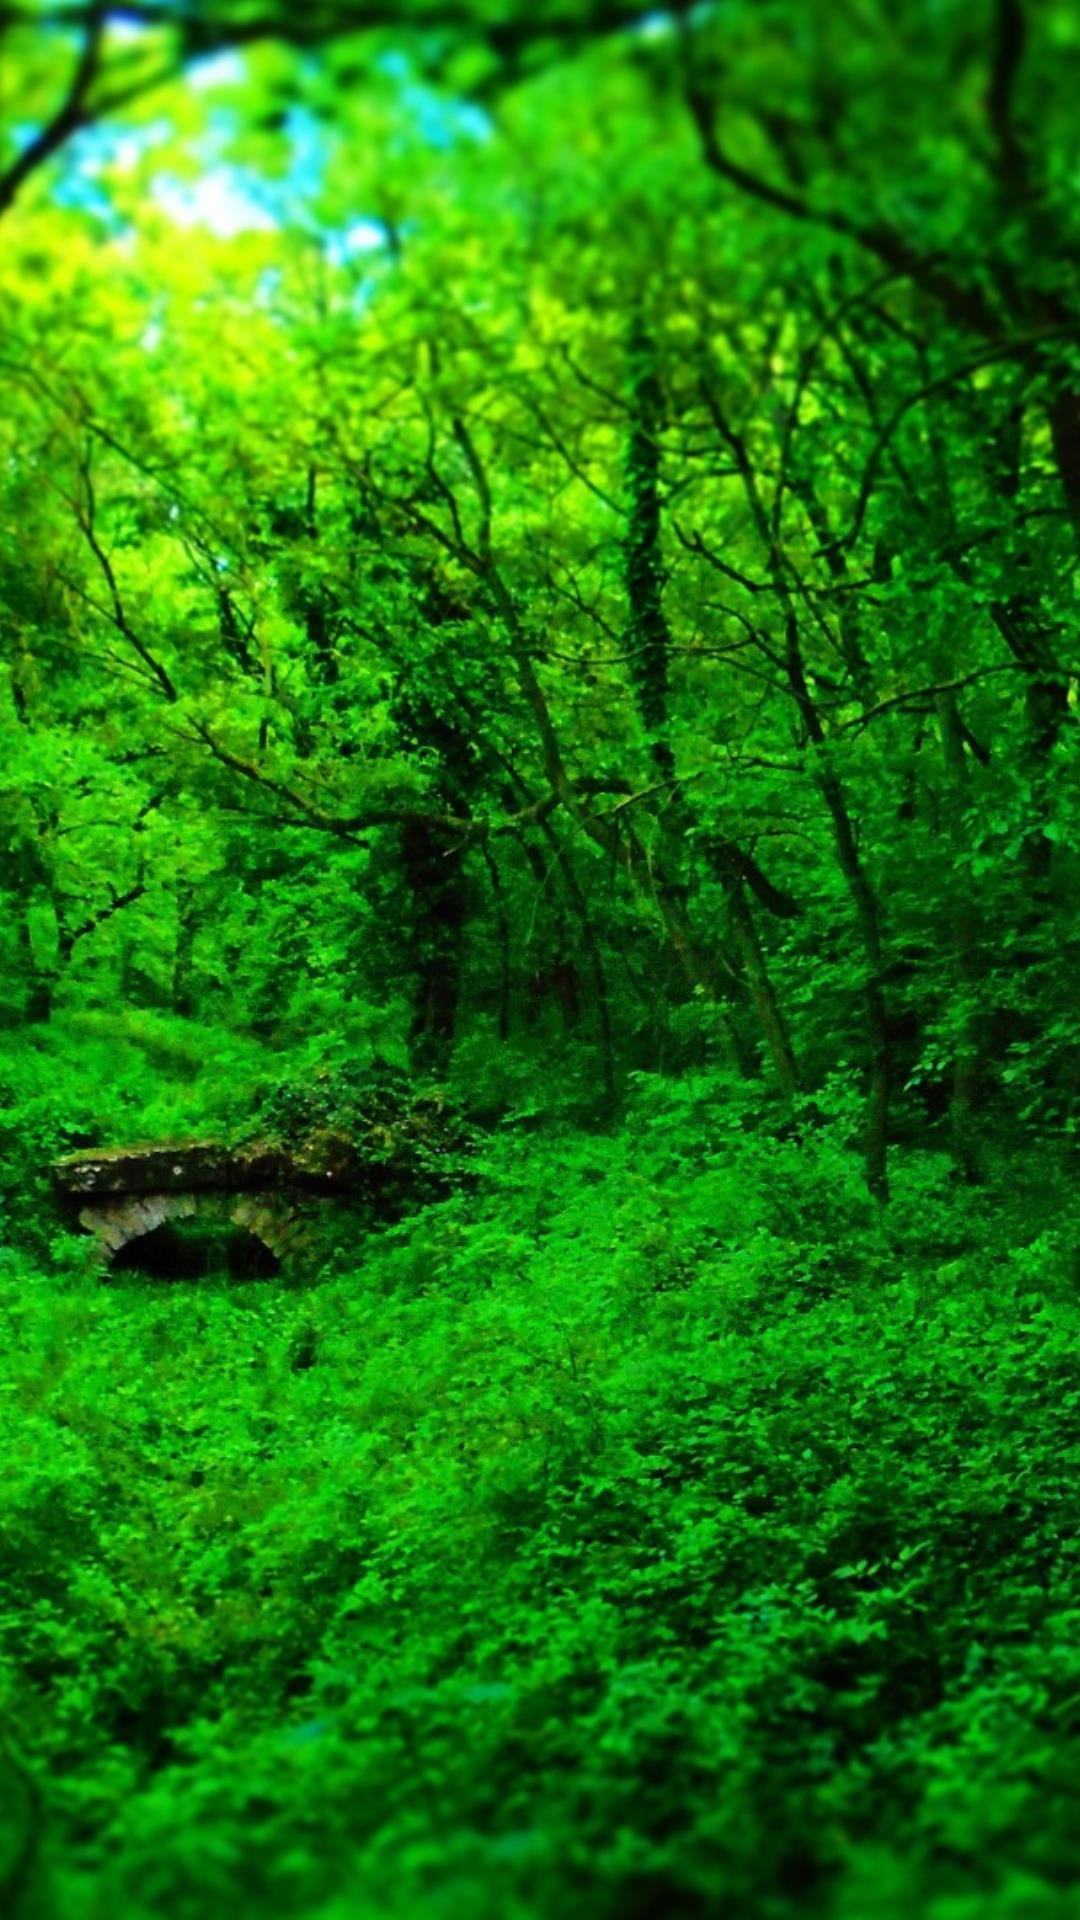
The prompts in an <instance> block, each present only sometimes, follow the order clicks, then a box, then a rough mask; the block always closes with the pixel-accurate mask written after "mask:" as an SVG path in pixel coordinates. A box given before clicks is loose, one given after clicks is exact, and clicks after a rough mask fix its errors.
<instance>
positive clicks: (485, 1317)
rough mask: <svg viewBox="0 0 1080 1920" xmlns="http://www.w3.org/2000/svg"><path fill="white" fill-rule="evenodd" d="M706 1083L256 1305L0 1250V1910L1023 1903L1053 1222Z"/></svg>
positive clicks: (1042, 1586)
mask: <svg viewBox="0 0 1080 1920" xmlns="http://www.w3.org/2000/svg"><path fill="white" fill-rule="evenodd" d="M726 1101H727V1096H725V1095H724V1094H723V1092H722V1090H718V1089H717V1088H716V1087H713V1086H710V1084H709V1083H708V1082H707V1081H702V1082H699V1083H698V1084H697V1085H696V1086H695V1087H692V1088H690V1089H687V1088H686V1087H685V1086H675V1087H672V1086H670V1085H669V1086H667V1087H666V1088H665V1087H662V1086H660V1085H656V1084H652V1083H643V1084H642V1086H641V1088H640V1090H639V1094H638V1102H639V1104H638V1105H637V1107H636V1109H635V1115H634V1124H633V1126H632V1128H631V1129H630V1130H628V1131H620V1132H619V1133H618V1134H615V1135H608V1136H603V1135H582V1134H574V1133H570V1132H563V1133H562V1134H561V1135H560V1136H557V1137H551V1138H548V1139H546V1140H534V1141H533V1142H532V1143H531V1144H530V1149H529V1153H528V1156H527V1158H525V1159H523V1157H522V1154H521V1151H520V1146H519V1144H518V1143H517V1142H516V1141H515V1140H514V1139H513V1138H512V1137H507V1138H506V1139H505V1140H504V1141H501V1142H499V1141H496V1142H493V1143H492V1145H491V1147H490V1149H489V1151H488V1154H487V1162H486V1169H485V1178H484V1183H483V1186H482V1189H481V1190H480V1191H479V1192H476V1193H474V1194H473V1195H471V1196H469V1197H465V1196H462V1195H458V1196H456V1197H454V1198H451V1199H449V1200H447V1201H445V1202H443V1203H441V1204H439V1205H436V1206H434V1207H432V1208H429V1209H428V1210H427V1211H424V1212H422V1213H420V1214H418V1215H416V1216H414V1217H413V1218H412V1219H411V1220H410V1221H409V1222H407V1223H406V1224H403V1225H401V1226H399V1227H397V1228H395V1229H392V1230H389V1231H386V1232H384V1233H382V1234H381V1235H380V1236H379V1237H378V1238H373V1239H370V1240H369V1241H368V1242H367V1245H366V1248H365V1251H364V1255H363V1259H362V1262H360V1263H358V1262H357V1259H356V1256H355V1254H352V1253H350V1254H347V1255H346V1254H339V1256H338V1258H337V1261H336V1263H334V1264H332V1265H331V1266H330V1267H329V1268H327V1269H325V1270H324V1271H323V1272H322V1273H321V1274H319V1275H312V1276H311V1279H310V1283H309V1285H308V1286H307V1287H305V1288H304V1289H303V1290H301V1291H295V1290H294V1291H282V1290H280V1289H279V1288H278V1287H277V1286H276V1285H275V1284H274V1283H272V1282H266V1281H263V1282H258V1283H250V1282H249V1283H245V1284H233V1285H230V1284H229V1283H228V1282H227V1281H226V1280H224V1279H215V1278H210V1279H208V1280H206V1281H204V1282H202V1283H200V1284H186V1283H174V1284H173V1285H172V1286H170V1287H167V1288H165V1289H162V1288H161V1287H160V1286H159V1287H158V1288H155V1287H154V1286H153V1285H151V1284H149V1283H147V1282H144V1281H140V1280H137V1279H135V1278H133V1277H128V1276H125V1278H124V1280H123V1281H121V1279H120V1277H119V1276H117V1278H116V1279H115V1280H114V1281H113V1282H112V1283H109V1284H105V1285H103V1284H102V1282H101V1280H100V1278H99V1277H98V1276H97V1275H96V1274H95V1273H94V1272H93V1271H88V1270H87V1267H86V1263H85V1262H84V1261H83V1260H82V1259H81V1257H79V1255H80V1245H81V1243H79V1242H77V1241H74V1242H70V1243H61V1244H58V1246H57V1247H56V1249H55V1250H54V1255H53V1259H52V1261H51V1263H50V1264H49V1265H48V1267H46V1268H44V1269H42V1270H41V1271H35V1269H34V1267H33V1265H31V1264H30V1263H29V1262H28V1261H27V1260H25V1259H24V1258H22V1257H18V1258H13V1257H11V1256H8V1257H7V1264H6V1267H5V1271H4V1276H3V1312H4V1322H5V1324H4V1344H5V1351H6V1352H7V1353H8V1355H9V1357H10V1377H9V1389H10V1391H9V1394H8V1397H7V1399H6V1401H5V1406H6V1408H7V1410H8V1411H7V1415H6V1419H7V1422H8V1428H7V1433H6V1436H5V1441H4V1450H5V1459H6V1461H7V1463H8V1464H7V1470H6V1473H5V1480H4V1492H3V1500H4V1507H5V1514H4V1526H3V1530H2V1531H3V1538H4V1541H5V1559H4V1571H3V1576H2V1577H3V1582H4V1586H3V1596H4V1597H3V1620H4V1634H5V1662H6V1672H7V1676H8V1678H7V1683H6V1685H7V1696H6V1723H7V1725H8V1726H9V1727H10V1728H11V1730H12V1733H13V1736H14V1737H15V1738H17V1740H18V1746H19V1752H20V1755H21V1765H22V1766H23V1767H24V1768H25V1770H26V1772H27V1777H28V1779H29V1780H31V1781H32V1782H34V1783H35V1789H36V1790H37V1791H38V1792H39V1793H40V1794H41V1795H42V1796H43V1798H44V1799H45V1801H46V1803H47V1805H48V1809H49V1814H48V1824H47V1827H46V1829H45V1831H44V1833H43V1834H42V1835H41V1836H40V1837H39V1842H38V1846H37V1852H36V1857H35V1865H34V1870H33V1876H32V1882H31V1889H30V1891H28V1894H27V1900H28V1902H29V1904H28V1906H27V1911H28V1912H29V1913H35V1912H37V1911H41V1912H46V1911H62V1912H64V1913H65V1914H71V1915H73V1916H77V1915H80V1914H84V1913H86V1914H96V1913H98V1912H104V1911H106V1910H111V1911H115V1912H123V1913H124V1914H125V1916H126V1915H131V1916H132V1920H136V1917H137V1916H140V1915H143V1914H145V1915H147V1916H149V1915H150V1914H154V1915H155V1916H171V1915H178V1916H179V1915H188V1914H192V1915H193V1914H195V1913H196V1912H203V1913H206V1912H211V1913H216V1912H225V1911H226V1910H227V1909H228V1908H229V1907H230V1906H231V1905H235V1904H237V1903H242V1904H243V1905H244V1908H245V1911H248V1912H252V1913H266V1914H300V1913H304V1914H309V1913H316V1912H317V1913H324V1912H325V1913H327V1914H335V1915H337V1914H341V1915H345V1914H372V1915H382V1914H387V1915H392V1914H402V1915H405V1914H412V1913H427V1912H430V1913H432V1914H442V1913H445V1914H450V1913H456V1914H469V1915H472V1914H476V1915H487V1914H491V1915H494V1914H496V1913H500V1914H501V1913H506V1912H510V1913H520V1914H522V1915H531V1914H537V1913H548V1912H553V1911H556V1910H557V1909H558V1908H559V1907H560V1906H565V1905H566V1904H567V1903H569V1904H571V1905H573V1906H578V1907H585V1908H587V1909H588V1911H590V1912H595V1913H598V1914H612V1915H615V1914H618V1915H622V1914H626V1913H632V1912H633V1913H636V1912H641V1913H644V1912H646V1911H654V1910H662V1911H665V1912H672V1913H686V1914H696V1913H700V1912H711V1911H715V1910H718V1909H719V1908H720V1907H722V1908H723V1910H724V1911H725V1912H730V1913H733V1914H744V1913H745V1914H746V1915H748V1916H749V1915H750V1914H759V1913H763V1912H769V1913H776V1914H777V1915H784V1914H788V1913H791V1914H794V1913H796V1912H799V1913H802V1912H808V1911H809V1912H821V1913H830V1914H838V1915H839V1914H843V1915H847V1914H855V1913H862V1912H865V1911H867V1910H868V1907H869V1906H870V1905H873V1906H874V1910H875V1911H879V1910H880V1911H885V1912H889V1913H895V1914H896V1915H897V1916H899V1915H900V1914H902V1913H908V1912H913V1911H918V1912H924V1913H926V1914H928V1915H933V1916H934V1917H935V1920H938V1916H941V1920H945V1916H950V1917H951V1916H952V1915H953V1914H955V1913H959V1912H967V1911H970V1912H971V1913H973V1914H974V1913H975V1912H976V1911H978V1912H993V1913H995V1914H998V1913H1001V1914H1008V1915H1012V1914H1013V1913H1017V1914H1019V1913H1021V1912H1023V1913H1025V1914H1026V1913H1033V1914H1034V1913H1038V1914H1043V1913H1045V1914H1047V1915H1050V1914H1055V1913H1060V1912H1063V1911H1064V1910H1065V1909H1064V1908H1063V1907H1062V1906H1061V1904H1060V1898H1061V1891H1060V1889H1061V1882H1062V1876H1063V1875H1065V1876H1068V1875H1070V1874H1071V1871H1072V1866H1073V1862H1074V1859H1075V1851H1074V1832H1075V1823H1074V1821H1073V1819H1072V1812H1071V1796H1070V1793H1069V1789H1068V1781H1069V1779H1070V1778H1071V1773H1072V1771H1073V1769H1074V1767H1075V1764H1076V1754H1075V1743H1076V1724H1075V1722H1076V1712H1075V1702H1076V1696H1077V1693H1078V1692H1080V1670H1078V1666H1077V1656H1076V1648H1075V1641H1076V1634H1075V1622H1076V1618H1077V1612H1078V1606H1080V1584H1078V1583H1080V1568H1078V1566H1077V1564H1076V1555H1075V1553H1074V1552H1073V1546H1074V1541H1073V1534H1074V1528H1073V1524H1072V1511H1073V1505H1074V1500H1073V1485H1074V1481H1075V1476H1076V1472H1077V1466H1078V1464H1080V1425H1078V1418H1080V1383H1078V1380H1077V1377H1076V1366H1075V1350H1076V1346H1077V1338H1078V1334H1080V1321H1078V1312H1080V1309H1078V1307H1077V1304H1076V1297H1075V1259H1076V1238H1077V1231H1078V1229H1080V1220H1078V1218H1077V1215H1076V1209H1075V1204H1074V1203H1070V1202H1068V1201H1067V1200H1066V1199H1065V1193H1066V1189H1065V1187H1061V1188H1060V1189H1059V1190H1058V1191H1056V1192H1055V1193H1054V1195H1053V1198H1054V1202H1055V1206H1056V1225H1055V1228H1054V1230H1053V1232H1052V1233H1050V1234H1047V1235H1044V1236H1042V1238H1041V1239H1040V1240H1038V1241H1036V1242H1034V1243H1031V1244H1029V1245H1022V1244H1019V1243H1015V1242H1014V1241H1013V1240H1012V1239H1011V1237H1010V1236H1011V1235H1012V1234H1013V1233H1014V1232H1015V1224H1014V1222H1012V1221H1011V1220H1010V1219H1009V1218H1008V1216H1007V1214H1006V1213H1005V1212H1004V1211H1003V1210H1002V1209H998V1208H994V1209H990V1210H988V1209H987V1208H986V1206H985V1205H983V1206H981V1207H980V1208H975V1207H971V1208H969V1209H961V1210H959V1211H958V1210H957V1208H956V1206H955V1205H954V1204H953V1202H952V1199H951V1195H950V1182H949V1178H948V1171H947V1165H943V1164H942V1163H940V1162H939V1163H938V1164H937V1165H936V1166H935V1165H933V1164H932V1165H930V1166H929V1167H928V1168H927V1169H926V1170H925V1171H924V1170H923V1169H922V1168H921V1165H920V1160H919V1156H917V1155H915V1156H912V1159H911V1163H910V1165H905V1166H904V1168H903V1170H902V1172H901V1174H900V1176H899V1177H898V1180H897V1189H898V1191H897V1203H896V1214H895V1225H894V1226H893V1228H892V1229H891V1231H890V1233H889V1236H888V1237H887V1238H886V1237H885V1236H883V1233H882V1229H881V1225H880V1223H879V1221H878V1219H877V1218H876V1216H875V1215H873V1214H872V1213H871V1212H869V1211H868V1209H867V1205H866V1202H865V1201H864V1199H863V1198H862V1194H861V1187H860V1182H859V1178H858V1163H857V1160H856V1159H854V1158H853V1157H852V1156H851V1155H850V1154H849V1153H847V1152H846V1151H845V1149H844V1148H843V1147H842V1146H841V1145H839V1144H837V1142H836V1139H835V1137H834V1136H833V1134H832V1133H831V1131H830V1128H829V1126H827V1125H826V1126H821V1127H819V1128H818V1130H817V1133H816V1135H815V1145H814V1147H813V1149H812V1151H809V1152H808V1148H807V1144H806V1142H803V1141H794V1140H793V1141H790V1142H789V1143H788V1144H787V1145H782V1144H777V1143H774V1144H773V1145H772V1146H771V1147H768V1146H766V1145H765V1144H764V1143H763V1142H762V1140H761V1138H760V1136H759V1135H758V1134H756V1133H755V1132H753V1131H746V1130H740V1129H739V1128H738V1127H737V1126H730V1127H729V1128H728V1129H727V1130H726V1131H725V1132H724V1134H723V1136H722V1137H721V1138H719V1139H717V1140H716V1141H715V1142H714V1143H712V1144H710V1145H706V1144H705V1140H704V1136H703V1132H702V1129H701V1125H700V1122H701V1119H702V1117H703V1116H704V1115H705V1114H706V1113H708V1112H709V1111H710V1106H711V1108H712V1110H713V1111H719V1110H720V1109H721V1108H722V1107H723V1106H724V1105H725V1103H726ZM727 1110H728V1111H730V1107H729V1106H728V1109H727ZM120 1351H122V1353H123V1363H122V1365H121V1366H119V1367H118V1365H117V1355H118V1352H120Z"/></svg>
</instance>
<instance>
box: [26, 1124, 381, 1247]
mask: <svg viewBox="0 0 1080 1920" xmlns="http://www.w3.org/2000/svg"><path fill="white" fill-rule="evenodd" d="M358 1173H359V1170H358V1168H357V1166H356V1164H355V1161H354V1159H353V1157H352V1156H351V1155H350V1154H349V1153H348V1151H347V1150H346V1151H341V1150H340V1149H338V1150H333V1148H332V1147H328V1148H327V1151H326V1152H324V1153H323V1154H322V1155H318V1154H316V1155H315V1156H314V1157H313V1156H312V1155H311V1154H310V1153H308V1152H305V1153H304V1155H303V1156H297V1155H293V1154H290V1153H288V1152H287V1151H286V1150H285V1149H283V1148H278V1147H268V1146H258V1147H228V1146H223V1145H220V1144H217V1143H214V1142H210V1141H187V1142H184V1143H183V1144H178V1145H173V1146H149V1147H126V1148H119V1149H114V1150H105V1151H99V1152H93V1153H92V1152H83V1153H71V1154H67V1155H65V1157H64V1158H63V1159H62V1160H57V1161H55V1162H54V1164H53V1167H52V1177H53V1183H54V1186H55V1188H56V1191H57V1193H58V1194H59V1196H60V1198H61V1199H62V1201H63V1202H64V1203H65V1205H66V1206H67V1208H68V1210H69V1211H70V1212H73V1213H75V1214H76V1215H77V1218H78V1221H79V1224H80V1226H82V1227H84V1228H85V1229H86V1231H87V1232H88V1233H92V1234H93V1235H94V1237H95V1238H96V1240H97V1242H98V1244H99V1246H100V1248H101V1251H102V1256H103V1258H104V1260H105V1261H106V1262H107V1263H108V1264H110V1265H113V1264H115V1265H118V1266H139V1267H143V1268H144V1269H145V1270H147V1271H149V1272H152V1273H160V1274H169V1275H173V1276H186V1275H190V1274H192V1273H195V1272H197V1271H199V1270H200V1268H199V1259H200V1256H199V1255H198V1254H197V1253H196V1252H195V1251H194V1248H195V1244H196V1241H197V1239H198V1238H199V1236H201V1239H202V1243H203V1253H202V1255H201V1258H202V1262H203V1267H205V1266H206V1264H207V1263H208V1261H209V1257H210V1256H209V1254H208V1253H207V1251H206V1249H207V1248H208V1247H209V1246H210V1245H211V1244H212V1243H216V1244H217V1245H218V1247H219V1250H220V1251H222V1252H223V1253H224V1256H225V1258H226V1260H227V1264H228V1265H229V1266H230V1268H232V1270H233V1271H235V1272H239V1273H243V1274H245V1275H251V1274H258V1273H272V1272H275V1271H276V1270H277V1268H278V1267H279V1266H280V1265H281V1263H282V1262H283V1261H284V1260H286V1259H287V1258H288V1256H289V1255H290V1254H292V1253H294V1252H296V1251H298V1250H299V1249H300V1248H301V1247H302V1246H303V1243H304V1240H305V1237H306V1233H307V1232H308V1231H310V1227H311V1223H312V1218H313V1213H314V1211H315V1210H316V1208H319V1207H320V1205H321V1203H325V1202H326V1201H327V1200H329V1199H348V1198H350V1197H353V1196H354V1195H355V1194H356V1193H357V1191H358V1189H359V1188H360V1187H361V1185H362V1184H363V1183H362V1182H361V1181H360V1180H359V1178H358ZM178 1223H183V1224H178ZM193 1230H194V1232H193ZM139 1242H144V1243H145V1244H144V1245H143V1246H142V1247H138V1244H137V1243H139ZM222 1242H224V1246H223V1247H222V1245H221V1243H222ZM185 1247H186V1249H187V1251H186V1252H185Z"/></svg>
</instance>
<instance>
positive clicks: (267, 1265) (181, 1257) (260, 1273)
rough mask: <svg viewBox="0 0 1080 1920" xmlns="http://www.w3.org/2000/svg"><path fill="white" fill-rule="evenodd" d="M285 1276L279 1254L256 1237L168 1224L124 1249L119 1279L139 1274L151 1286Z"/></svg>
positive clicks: (226, 1228)
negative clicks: (156, 1282)
mask: <svg viewBox="0 0 1080 1920" xmlns="http://www.w3.org/2000/svg"><path fill="white" fill-rule="evenodd" d="M280 1270H281V1261H280V1260H279V1259H278V1256H277V1254H276V1253H273V1252H272V1251H271V1249H270V1248H269V1247H268V1246H267V1245H266V1243H265V1241H263V1240H260V1239H259V1238H258V1237H257V1235H255V1234H254V1233H248V1232H247V1230H246V1228H244V1227H235V1226H232V1225H231V1224H226V1225H219V1224H213V1225H209V1224H206V1223H205V1222H199V1221H190V1222H188V1221H182V1222H177V1221H175V1220H166V1221H165V1222H164V1223H163V1224H162V1225H161V1226H160V1227H154V1228H153V1229H152V1230H151V1231H150V1232H149V1233H142V1234H140V1235H139V1237H138V1239H136V1240H129V1241H128V1242H127V1243H126V1245H125V1246H122V1247H121V1248H120V1250H119V1252H118V1253H117V1255H116V1257H115V1259H114V1260H113V1262H112V1267H111V1271H112V1272H113V1273H139V1274H143V1275H144V1276H146V1277H147V1278H148V1279H151V1280H206V1279H208V1278H210V1277H211V1276H213V1275H227V1276H228V1277H229V1279H230V1280H267V1279H270V1278H271V1277H272V1276H273V1275H274V1274H275V1273H279V1272H280Z"/></svg>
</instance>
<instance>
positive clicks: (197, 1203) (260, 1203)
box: [79, 1192, 298, 1265]
mask: <svg viewBox="0 0 1080 1920" xmlns="http://www.w3.org/2000/svg"><path fill="white" fill-rule="evenodd" d="M198 1220H204V1221H205V1222H206V1223H207V1225H213V1224H218V1225H230V1226H234V1227H236V1228H237V1230H238V1231H239V1232H241V1233H245V1234H249V1235H250V1236H251V1238H252V1239H254V1240H257V1241H259V1242H260V1244H261V1245H262V1246H264V1247H265V1248H266V1250H267V1252H268V1253H270V1254H272V1255H273V1257H274V1259H275V1261H277V1262H279V1263H280V1262H283V1261H284V1260H285V1259H287V1257H288V1256H289V1254H290V1253H292V1252H293V1251H294V1249H295V1246H296V1242H297V1238H298V1235H297V1230H296V1229H297V1221H296V1217H295V1210H294V1209H293V1208H291V1207H289V1206H288V1205H286V1204H283V1203H282V1201H281V1199H280V1198H279V1197H278V1196H276V1195H270V1194H265V1193H263V1194H250V1193H213V1192H207V1193H141V1194H131V1195H123V1196H121V1195H117V1196H116V1197H115V1198H110V1199H108V1200H104V1199H103V1200H101V1201H99V1202H97V1203H96V1204H95V1205H92V1206H87V1207H82V1208H81V1209H80V1211H79V1224H80V1226H82V1227H85V1229H86V1231H87V1232H88V1233H91V1234H93V1236H94V1238H95V1239H96V1241H97V1243H98V1246H99V1248H100V1250H101V1254H102V1257H103V1259H104V1261H105V1263H106V1264H107V1265H111V1264H112V1262H113V1261H114V1260H115V1258H116V1256H117V1254H118V1253H120V1252H121V1251H122V1250H123V1249H124V1248H126V1247H130V1246H131V1245H132V1244H133V1243H134V1242H136V1241H138V1240H141V1239H144V1238H145V1237H146V1235H147V1234H152V1233H156V1232H157V1231H158V1230H159V1229H160V1228H162V1227H165V1226H168V1225H171V1224H172V1223H173V1222H174V1221H198Z"/></svg>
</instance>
